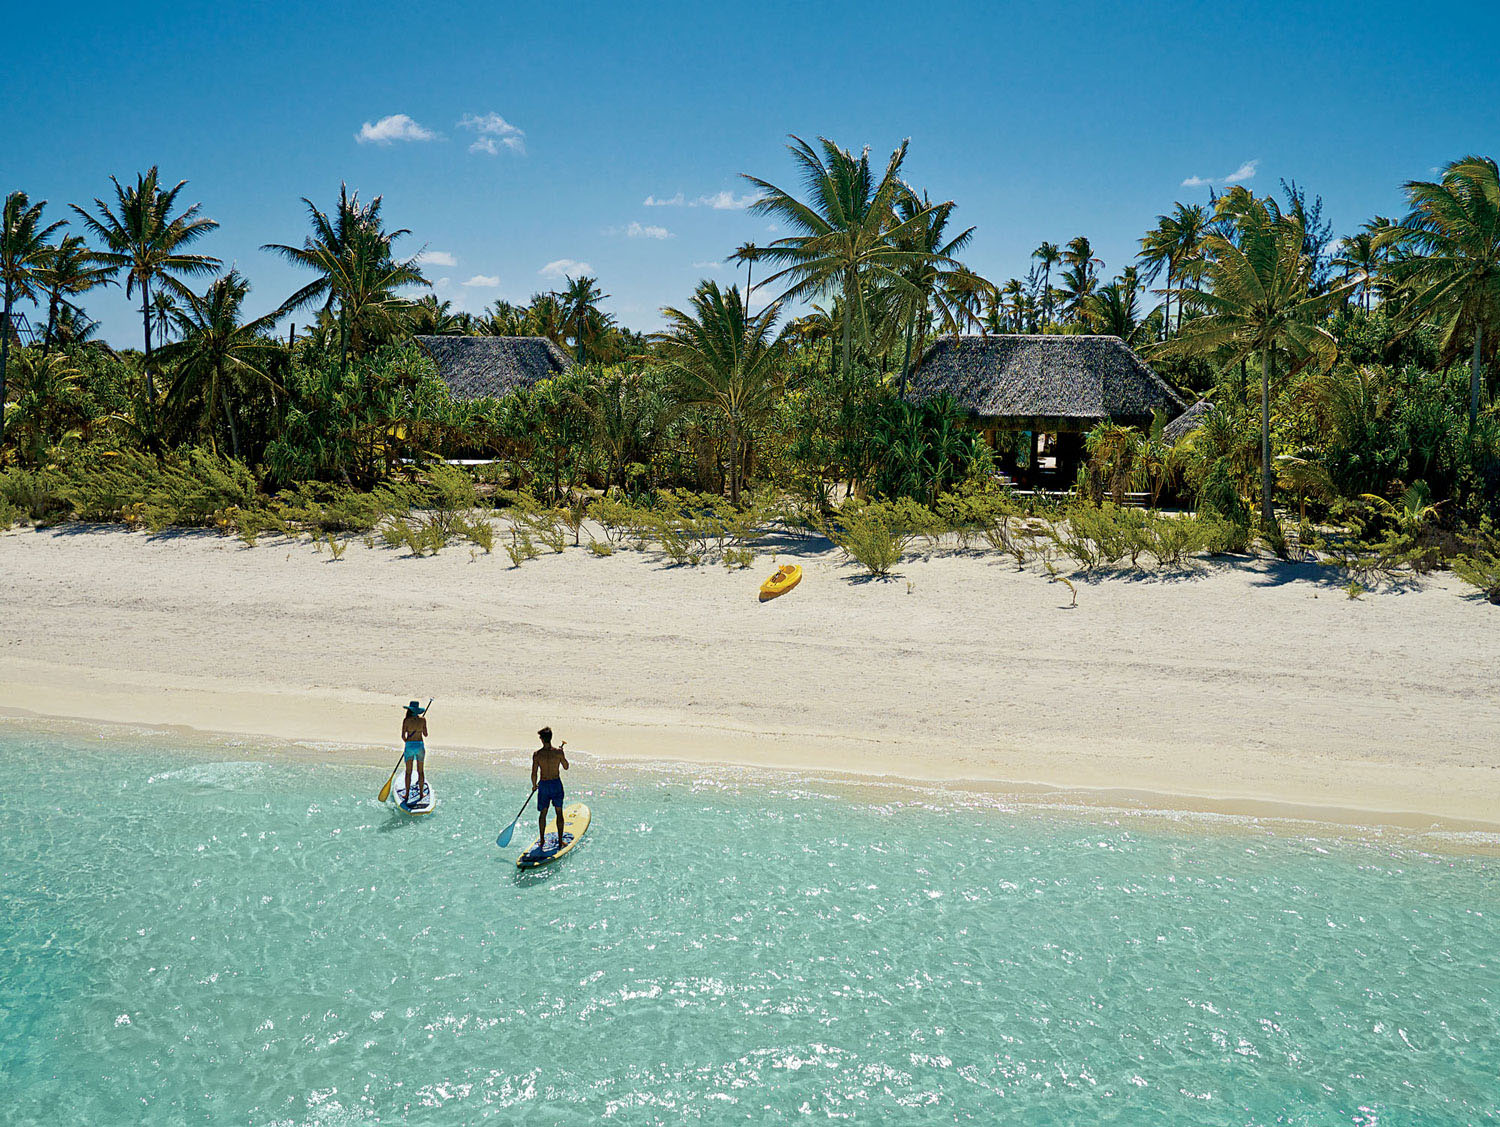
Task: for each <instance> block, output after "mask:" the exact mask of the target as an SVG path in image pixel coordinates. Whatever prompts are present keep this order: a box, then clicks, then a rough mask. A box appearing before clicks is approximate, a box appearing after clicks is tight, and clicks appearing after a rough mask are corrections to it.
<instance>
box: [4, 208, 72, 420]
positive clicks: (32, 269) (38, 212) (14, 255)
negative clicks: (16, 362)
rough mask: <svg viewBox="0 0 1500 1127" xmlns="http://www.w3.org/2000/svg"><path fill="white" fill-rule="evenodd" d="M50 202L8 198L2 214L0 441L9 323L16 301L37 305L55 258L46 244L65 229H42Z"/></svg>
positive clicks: (58, 223) (59, 223) (57, 223)
mask: <svg viewBox="0 0 1500 1127" xmlns="http://www.w3.org/2000/svg"><path fill="white" fill-rule="evenodd" d="M46 206H47V201H46V200H42V201H40V202H39V203H32V202H31V200H30V198H29V197H28V196H27V195H26V193H25V192H12V193H11V194H10V195H8V196H6V197H5V207H4V210H3V212H0V284H3V285H4V288H5V306H4V316H3V317H0V438H3V437H4V435H5V369H6V367H7V365H9V363H10V338H11V336H12V334H13V333H14V330H13V329H12V327H11V323H10V314H11V310H12V309H13V308H14V307H15V303H16V299H17V298H20V299H22V300H24V301H35V300H36V295H37V290H38V287H39V284H40V283H41V281H42V278H41V274H42V271H43V270H45V269H46V266H47V261H48V259H49V258H50V257H51V255H52V247H51V246H50V245H49V244H48V242H47V240H48V239H49V238H51V236H52V235H53V234H55V233H56V232H57V230H58V229H59V228H61V227H62V226H63V223H62V221H61V220H59V221H58V222H56V223H53V224H51V225H50V226H47V227H43V226H42V210H43V209H44V208H45V207H46Z"/></svg>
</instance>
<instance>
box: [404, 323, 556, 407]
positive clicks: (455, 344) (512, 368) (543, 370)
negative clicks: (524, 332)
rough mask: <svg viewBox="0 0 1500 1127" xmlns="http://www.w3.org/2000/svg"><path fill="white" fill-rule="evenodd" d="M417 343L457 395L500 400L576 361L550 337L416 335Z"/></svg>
mask: <svg viewBox="0 0 1500 1127" xmlns="http://www.w3.org/2000/svg"><path fill="white" fill-rule="evenodd" d="M417 343H418V344H420V345H421V346H422V347H423V348H424V349H426V350H427V353H428V355H429V356H431V357H432V361H433V363H434V364H436V365H437V373H438V376H439V378H441V379H442V381H443V382H444V383H445V384H447V385H448V390H449V391H450V392H452V394H453V397H454V398H455V399H488V398H498V397H499V396H502V395H505V394H506V393H507V392H511V391H515V390H516V389H517V388H520V387H530V386H531V385H532V384H534V383H537V382H539V381H541V380H545V379H548V378H550V377H552V376H555V375H558V374H559V373H562V372H565V371H567V370H568V369H569V368H570V367H572V364H573V362H572V361H571V360H569V359H568V355H567V353H565V352H564V351H563V350H562V349H560V348H558V347H557V345H555V344H553V343H552V342H551V341H550V340H548V339H547V338H546V337H460V336H446V337H417Z"/></svg>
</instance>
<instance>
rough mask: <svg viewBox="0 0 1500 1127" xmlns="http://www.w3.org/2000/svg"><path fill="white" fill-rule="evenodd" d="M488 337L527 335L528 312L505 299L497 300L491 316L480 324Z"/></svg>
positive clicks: (490, 313) (491, 310)
mask: <svg viewBox="0 0 1500 1127" xmlns="http://www.w3.org/2000/svg"><path fill="white" fill-rule="evenodd" d="M480 330H481V332H482V333H483V334H484V335H486V336H492V337H519V336H524V335H525V333H526V310H525V309H524V308H523V307H522V306H519V305H516V304H514V303H513V302H509V301H506V300H505V299H504V298H499V299H497V300H496V302H495V304H494V305H493V306H492V307H491V309H490V312H489V315H488V316H487V317H485V319H484V320H483V321H482V322H481V323H480Z"/></svg>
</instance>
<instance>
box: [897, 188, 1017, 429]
mask: <svg viewBox="0 0 1500 1127" xmlns="http://www.w3.org/2000/svg"><path fill="white" fill-rule="evenodd" d="M953 206H954V205H953V204H952V203H941V204H934V203H933V202H932V201H931V200H929V199H928V198H927V194H926V193H925V192H924V193H923V194H922V195H921V196H920V197H919V196H918V195H917V194H916V193H915V192H912V191H910V190H908V191H906V192H905V193H903V194H902V195H901V196H900V197H899V198H898V199H897V201H896V222H897V224H898V225H899V226H900V227H902V228H903V229H905V230H906V231H907V234H906V236H905V238H904V239H903V242H904V243H905V245H906V248H907V249H909V250H915V251H918V252H920V255H921V256H920V257H917V258H914V259H913V260H912V261H911V262H910V263H908V264H907V265H906V266H904V267H903V268H902V269H901V271H900V275H901V280H902V282H903V283H904V284H903V285H902V286H901V287H899V288H898V289H897V290H896V291H895V294H894V296H895V299H896V309H897V316H898V317H899V322H898V324H900V325H901V326H902V327H903V328H904V331H905V337H906V351H905V355H904V357H903V359H902V361H901V391H900V395H901V398H903V399H904V398H906V381H907V377H908V376H909V375H910V374H911V358H912V342H913V339H914V338H915V340H916V342H917V345H918V348H917V354H918V355H921V352H922V346H923V345H924V343H925V339H924V338H925V337H926V335H927V329H928V326H929V325H930V324H931V323H932V322H933V321H936V322H937V324H938V325H939V326H940V327H941V329H942V331H944V332H947V333H951V334H953V336H955V337H956V336H958V335H959V334H960V333H961V332H963V330H964V328H965V327H966V326H969V325H972V324H975V323H977V321H978V320H979V318H978V310H979V307H980V303H981V302H982V301H983V300H984V299H985V298H986V297H988V296H990V295H991V294H993V293H995V292H996V291H995V287H994V286H993V285H991V284H990V283H989V282H988V281H986V280H985V279H983V278H981V277H980V276H979V275H978V274H975V273H974V272H973V271H972V270H970V269H969V268H968V267H967V266H964V265H962V264H961V263H960V262H958V260H957V258H956V257H955V256H956V255H957V254H958V253H959V251H961V250H963V249H964V247H966V246H968V245H969V242H970V240H971V239H973V237H974V228H973V227H969V228H966V229H965V230H963V231H960V232H959V233H958V234H957V235H954V236H953V238H951V239H949V238H948V237H947V229H948V220H949V219H950V218H951V217H952V215H953Z"/></svg>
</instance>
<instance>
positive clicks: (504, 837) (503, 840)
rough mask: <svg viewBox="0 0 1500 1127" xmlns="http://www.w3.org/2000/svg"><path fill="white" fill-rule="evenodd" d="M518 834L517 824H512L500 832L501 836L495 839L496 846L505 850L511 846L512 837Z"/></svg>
mask: <svg viewBox="0 0 1500 1127" xmlns="http://www.w3.org/2000/svg"><path fill="white" fill-rule="evenodd" d="M515 832H516V824H515V823H514V822H512V823H511V824H510V825H508V826H506V827H505V828H504V829H503V830H501V831H500V836H499V837H497V838H496V839H495V844H496V845H498V846H499V847H500V848H501V849H504V848H505V847H506V846H507V845H509V844H510V835H511V834H513V833H515Z"/></svg>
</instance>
